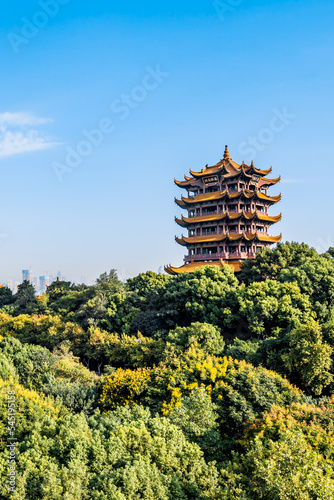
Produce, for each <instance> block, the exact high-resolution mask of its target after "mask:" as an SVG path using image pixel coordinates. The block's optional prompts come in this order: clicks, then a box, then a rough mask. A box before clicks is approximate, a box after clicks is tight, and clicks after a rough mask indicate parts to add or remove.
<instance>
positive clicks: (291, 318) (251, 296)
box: [238, 280, 315, 336]
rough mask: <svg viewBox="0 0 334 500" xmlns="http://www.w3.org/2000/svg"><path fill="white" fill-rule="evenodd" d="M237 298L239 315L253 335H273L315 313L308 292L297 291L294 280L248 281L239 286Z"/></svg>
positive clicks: (307, 318) (305, 319) (304, 320)
mask: <svg viewBox="0 0 334 500" xmlns="http://www.w3.org/2000/svg"><path fill="white" fill-rule="evenodd" d="M238 301H239V315H240V317H241V318H243V319H244V320H245V321H247V323H248V325H249V329H250V331H251V332H252V333H254V334H256V335H262V336H270V335H277V334H278V333H279V332H280V330H282V329H283V330H285V329H287V328H292V327H293V326H296V325H297V324H298V323H300V322H306V321H308V320H309V319H310V318H312V317H314V316H315V314H314V312H313V311H312V306H311V303H310V300H309V297H308V295H306V294H303V293H301V291H300V288H299V286H298V285H297V283H281V282H279V281H276V280H266V281H263V282H258V283H251V284H250V285H248V286H247V287H243V288H241V290H240V292H239V294H238Z"/></svg>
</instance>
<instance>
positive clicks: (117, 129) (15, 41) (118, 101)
mask: <svg viewBox="0 0 334 500" xmlns="http://www.w3.org/2000/svg"><path fill="white" fill-rule="evenodd" d="M333 15H334V5H333V4H332V3H331V2H330V1H329V0H325V1H323V2H321V3H319V2H315V1H313V0H308V1H306V2H305V1H304V2H302V1H301V0H294V1H292V2H291V1H290V0H289V1H288V0H283V1H280V2H278V1H273V2H270V3H269V4H268V2H265V1H264V0H253V1H250V2H243V1H240V2H229V1H227V2H225V1H222V2H216V1H214V2H203V1H192V2H188V1H186V2H182V4H180V3H179V2H176V1H174V0H172V1H171V2H169V3H168V5H160V4H156V3H154V2H149V1H144V2H143V3H141V4H138V3H136V2H133V1H130V2H127V3H126V4H124V3H123V4H121V3H118V4H112V5H110V2H107V1H106V0H101V1H100V2H98V3H96V4H94V5H92V4H91V2H87V1H83V2H80V3H79V2H78V1H77V0H71V1H69V0H68V1H65V0H61V1H60V0H52V1H49V2H48V1H47V0H44V1H43V0H40V1H39V2H23V0H15V1H14V2H12V3H10V4H8V5H5V6H4V8H3V13H2V20H1V29H0V38H1V41H2V43H1V44H0V56H1V61H2V63H3V65H4V67H5V68H6V71H5V72H3V74H2V78H1V80H0V91H1V96H2V99H1V106H0V170H1V176H2V184H1V185H2V193H1V201H2V210H1V213H0V254H1V266H0V284H6V282H7V280H9V279H12V280H13V282H15V281H20V279H21V270H22V269H28V267H29V266H32V268H33V269H35V270H37V269H40V270H43V269H45V270H46V269H62V272H63V273H64V275H65V276H66V277H67V278H68V280H69V281H72V282H80V281H82V280H81V277H84V278H85V280H86V282H87V283H93V282H94V281H95V280H96V278H97V277H98V276H99V275H100V274H101V273H103V272H105V271H109V270H110V269H117V271H118V274H119V276H120V278H121V279H122V280H124V279H126V278H128V277H132V276H135V275H137V274H139V273H140V272H146V271H147V270H153V271H157V270H158V269H159V268H161V266H164V265H167V264H169V263H173V265H175V266H181V265H182V264H183V256H184V252H183V250H182V248H179V247H178V245H177V243H175V241H174V235H176V234H178V232H179V230H178V227H177V225H176V224H175V222H174V216H177V217H179V216H180V215H181V210H180V209H179V208H178V207H177V206H176V205H175V203H174V197H177V196H178V194H179V193H178V188H177V186H175V184H174V182H173V179H174V178H176V179H181V178H182V177H183V174H184V173H186V172H188V171H189V169H192V170H194V171H200V170H201V169H202V168H204V166H205V165H206V164H208V165H214V164H216V163H217V162H218V161H219V160H220V159H221V158H222V157H223V154H224V147H225V144H228V145H229V151H230V154H231V157H232V158H233V160H235V161H236V162H238V163H239V164H241V163H242V161H245V162H246V163H249V162H251V161H254V165H255V166H256V167H257V168H259V169H264V170H265V169H268V168H269V167H270V166H272V167H273V171H274V172H275V176H281V178H282V180H281V183H280V184H279V185H277V186H275V188H273V190H272V194H273V196H275V195H277V194H278V193H279V192H281V193H282V201H281V202H280V203H279V205H277V206H276V207H275V210H276V211H275V210H273V215H276V214H279V213H280V212H282V214H283V217H282V221H281V222H279V223H278V224H277V231H278V234H279V233H280V232H282V234H283V240H282V241H299V242H305V243H307V244H309V245H310V246H313V247H315V248H316V249H317V250H318V251H319V252H325V251H326V250H327V249H328V248H329V247H330V246H334V232H333V229H332V227H331V225H330V224H329V223H328V218H329V214H330V213H331V197H332V194H331V180H332V170H333V157H334V155H333V146H332V137H331V132H332V125H333V112H332V110H333V97H332V83H333V75H334V70H333V67H334V66H333V52H332V49H331V44H332V20H333ZM310 33H311V34H312V36H310ZM69 47H70V49H71V50H69ZM331 61H332V62H331ZM317 193H320V196H318V194H317ZM315 195H316V197H317V203H316V204H315V202H313V201H312V202H310V200H313V199H314V197H315ZM319 213H321V214H323V213H324V214H325V217H319ZM327 214H328V215H327ZM27 265H28V267H27ZM40 275H41V276H42V275H44V272H43V271H42V272H41V273H40Z"/></svg>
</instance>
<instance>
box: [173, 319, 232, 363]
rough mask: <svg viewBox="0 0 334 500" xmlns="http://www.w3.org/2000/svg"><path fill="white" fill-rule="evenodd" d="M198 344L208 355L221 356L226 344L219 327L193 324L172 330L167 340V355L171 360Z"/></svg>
mask: <svg viewBox="0 0 334 500" xmlns="http://www.w3.org/2000/svg"><path fill="white" fill-rule="evenodd" d="M194 343H197V344H198V345H199V346H200V347H201V349H203V351H205V352H207V353H208V354H214V355H216V356H219V355H221V354H222V353H223V351H224V347H225V342H224V339H223V337H222V335H221V333H220V331H219V330H218V328H217V327H215V326H213V325H209V324H208V323H198V322H197V323H191V325H190V326H185V327H180V326H178V327H176V328H175V329H174V330H170V332H169V333H168V335H167V338H166V351H165V355H166V356H167V357H168V358H170V357H173V356H177V355H178V354H180V353H181V352H182V351H186V350H187V349H188V348H189V347H190V346H191V345H192V344H194Z"/></svg>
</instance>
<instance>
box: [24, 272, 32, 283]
mask: <svg viewBox="0 0 334 500" xmlns="http://www.w3.org/2000/svg"><path fill="white" fill-rule="evenodd" d="M25 280H26V281H29V283H30V284H32V281H33V279H32V272H31V270H30V269H23V271H22V282H23V281H25Z"/></svg>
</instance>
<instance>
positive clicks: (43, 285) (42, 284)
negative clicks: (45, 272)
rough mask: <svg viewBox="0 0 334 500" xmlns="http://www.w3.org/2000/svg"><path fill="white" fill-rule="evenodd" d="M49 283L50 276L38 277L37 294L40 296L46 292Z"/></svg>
mask: <svg viewBox="0 0 334 500" xmlns="http://www.w3.org/2000/svg"><path fill="white" fill-rule="evenodd" d="M50 283H51V278H50V276H40V277H39V287H38V291H39V293H40V294H41V295H42V294H43V293H45V292H46V289H47V287H48V286H49V285H50Z"/></svg>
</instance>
